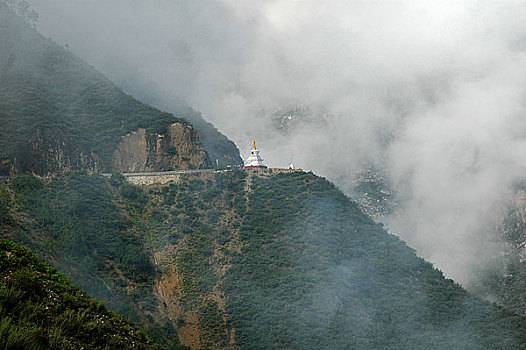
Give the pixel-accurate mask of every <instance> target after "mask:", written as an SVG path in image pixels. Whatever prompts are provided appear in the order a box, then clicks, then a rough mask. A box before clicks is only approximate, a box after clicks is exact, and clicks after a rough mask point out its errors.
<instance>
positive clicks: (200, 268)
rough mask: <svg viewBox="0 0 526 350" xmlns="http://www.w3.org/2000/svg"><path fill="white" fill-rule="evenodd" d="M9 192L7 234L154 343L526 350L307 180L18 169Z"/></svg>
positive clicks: (515, 332) (485, 310)
mask: <svg viewBox="0 0 526 350" xmlns="http://www.w3.org/2000/svg"><path fill="white" fill-rule="evenodd" d="M2 193H3V196H4V197H5V198H8V200H7V201H4V202H7V203H9V205H8V206H7V208H5V209H4V210H1V211H2V212H4V213H5V214H4V215H5V216H4V217H5V219H6V220H5V222H9V223H10V224H8V225H5V224H4V225H3V227H2V231H1V232H2V235H3V236H9V237H10V238H12V239H15V240H17V241H22V242H24V243H25V244H26V245H29V246H32V247H33V249H35V251H37V252H39V254H41V255H43V256H46V255H48V259H49V260H50V261H53V262H55V263H56V264H57V265H58V266H59V268H60V270H61V271H64V272H65V273H66V274H67V275H68V276H70V278H72V280H73V281H75V282H76V283H78V284H79V285H80V286H81V287H82V288H84V289H86V290H87V291H88V292H90V293H91V294H92V295H94V296H96V297H98V298H102V299H103V300H107V301H108V306H109V307H110V308H111V309H114V310H117V311H119V312H123V313H125V314H128V315H129V316H130V317H132V319H133V320H135V321H136V322H139V323H140V324H142V325H143V326H144V327H145V328H146V329H147V330H148V331H149V332H150V334H151V335H152V336H154V337H155V338H156V339H161V340H162V339H172V340H174V341H175V339H179V341H180V342H181V343H182V344H183V345H186V346H190V347H191V348H193V349H209V348H210V349H237V348H240V349H282V348H284V347H286V348H289V349H348V348H349V347H351V348H353V347H354V348H358V349H374V348H381V349H408V348H411V349H521V348H525V346H526V345H525V344H526V342H525V335H526V323H525V319H524V317H523V316H520V315H518V314H515V313H513V312H510V311H507V310H505V309H503V308H500V307H497V306H495V305H492V304H490V303H488V302H485V301H482V300H480V299H478V298H476V297H474V296H472V295H470V294H469V293H467V292H466V291H464V290H463V289H462V288H461V287H460V286H458V285H456V284H455V283H454V282H453V281H451V280H447V279H444V277H443V275H442V273H441V272H440V271H438V270H436V269H435V268H433V266H431V264H429V263H427V262H425V261H424V260H423V259H420V258H418V257H417V256H416V255H415V253H414V251H413V250H411V249H410V248H408V247H407V246H406V245H405V244H404V243H403V242H401V241H400V240H399V239H398V238H397V237H395V236H392V235H390V234H388V233H387V232H386V231H385V230H384V229H383V228H382V226H381V225H379V224H376V223H374V222H373V221H372V220H371V219H370V218H368V217H367V216H366V215H365V214H363V212H362V211H361V210H360V209H359V208H358V206H357V205H356V204H355V203H354V202H352V201H350V200H349V199H348V198H347V197H345V196H344V195H343V194H342V193H341V192H340V191H339V190H338V189H337V188H335V187H334V186H333V185H332V184H330V183H329V182H327V181H326V180H324V179H322V178H319V177H317V176H315V175H313V174H310V173H303V172H291V173H277V174H271V171H267V172H244V171H236V172H216V173H206V174H200V175H187V176H185V177H183V178H181V179H180V180H179V181H178V182H174V183H171V184H167V185H150V186H145V187H135V186H131V185H129V184H127V183H126V182H123V181H122V178H119V177H117V176H116V177H114V178H113V179H111V180H109V181H108V180H105V179H103V178H99V177H97V176H88V175H84V174H71V175H69V176H67V177H59V178H54V179H48V180H38V179H36V178H34V177H31V176H22V177H19V178H16V179H14V180H13V181H7V182H6V183H5V184H4V186H3V188H2ZM48 252H51V254H48ZM174 344H177V341H175V343H174Z"/></svg>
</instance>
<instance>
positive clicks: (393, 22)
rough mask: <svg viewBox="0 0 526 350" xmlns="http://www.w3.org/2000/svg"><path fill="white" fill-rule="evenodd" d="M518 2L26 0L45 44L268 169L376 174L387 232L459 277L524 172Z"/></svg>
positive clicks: (525, 27)
mask: <svg viewBox="0 0 526 350" xmlns="http://www.w3.org/2000/svg"><path fill="white" fill-rule="evenodd" d="M522 5H523V2H522V1H513V0H510V1H505V2H489V1H435V2H425V3H424V2H422V1H417V0H407V1H396V2H394V1H393V2H391V1H383V2H381V1H380V2H370V1H353V2H349V1H338V0H327V1H315V0H312V1H309V2H304V1H301V2H300V1H290V0H276V1H255V0H254V1H235V0H222V1H220V0H218V1H212V0H200V1H170V0H157V1H153V0H145V1H137V0H136V1H133V0H127V1H125V0H114V1H111V2H108V1H103V0H92V1H81V0H67V1H66V0H40V1H38V3H37V2H35V4H34V6H35V8H36V9H37V10H38V11H39V12H40V24H39V27H40V30H41V31H42V32H43V33H44V34H45V35H49V36H51V37H53V38H54V39H55V40H57V41H59V42H61V43H64V44H65V43H68V44H69V45H70V49H71V50H72V51H73V52H75V53H76V54H78V55H79V56H81V57H82V58H84V59H85V60H87V61H88V62H89V63H91V64H93V65H94V66H96V67H97V68H98V69H99V70H101V71H103V72H104V73H106V74H107V75H108V76H109V77H110V78H111V79H113V80H114V81H115V82H117V84H119V85H120V86H122V87H123V88H125V89H126V90H127V91H129V92H131V93H133V94H134V95H135V96H137V97H139V98H148V99H150V100H151V99H152V98H154V99H155V100H157V101H159V103H160V105H163V106H170V105H171V104H174V102H173V101H184V102H185V103H187V104H188V105H190V106H192V107H194V108H196V109H198V110H200V111H202V112H203V114H204V116H205V117H206V118H207V119H209V120H210V121H212V122H213V123H214V124H215V125H216V126H217V127H218V128H219V129H220V130H222V131H223V132H224V133H225V134H226V135H227V136H229V137H230V138H232V139H233V140H234V141H235V142H236V143H237V145H238V147H240V149H242V150H245V149H248V148H249V146H250V144H251V141H252V140H253V139H256V140H257V141H258V144H259V146H260V148H261V150H262V155H263V156H264V157H265V159H266V161H267V163H268V164H270V165H275V166H286V165H287V164H288V162H289V161H290V160H291V159H292V160H293V161H294V163H295V164H296V165H297V166H300V167H303V168H306V169H312V170H313V171H315V172H316V173H318V174H321V175H324V176H327V177H329V178H330V179H332V180H334V181H336V182H337V184H338V185H339V186H341V187H342V188H343V189H345V190H349V188H350V187H349V186H350V184H351V183H352V177H353V176H354V173H355V172H356V171H357V170H359V169H360V168H362V167H363V166H364V165H366V164H371V163H372V164H374V165H376V166H378V167H381V168H383V169H384V171H385V172H386V174H387V177H388V178H389V179H390V181H391V182H392V183H393V184H394V185H395V187H396V188H397V191H398V194H399V196H400V199H401V206H400V208H399V210H398V211H397V213H396V215H394V216H392V217H388V218H386V219H385V221H386V222H387V223H388V224H389V226H390V228H391V231H392V232H393V233H396V234H398V235H400V236H401V237H402V238H404V239H405V240H406V241H407V242H408V243H409V244H410V245H412V246H413V247H415V248H416V249H417V251H418V252H419V254H420V255H422V256H424V257H425V258H428V259H430V260H431V261H432V262H433V263H435V264H436V265H437V266H438V267H440V268H442V269H443V270H444V271H445V273H446V275H448V276H450V277H453V278H455V279H457V281H459V282H462V283H467V282H469V279H470V276H471V274H472V271H473V269H474V268H475V267H476V266H477V265H478V263H479V262H480V261H481V259H484V258H485V257H487V256H488V255H491V254H493V252H494V251H495V247H494V246H493V243H491V242H490V241H488V237H487V232H488V226H489V225H491V219H492V215H493V214H494V212H495V206H496V205H498V204H499V203H500V201H501V200H502V198H503V197H505V196H506V195H507V193H508V189H509V187H510V184H511V183H512V182H513V181H514V180H515V179H516V178H517V177H520V176H522V175H523V174H525V167H526V157H524V156H523V151H524V150H525V149H526V124H525V123H526V117H525V112H526V110H525V101H526V99H525V97H526V96H525V93H524V91H525V87H526V55H525V44H526V21H524V18H526V7H525V6H522ZM177 103H179V102H177ZM290 111H292V113H290ZM287 113H289V114H288V115H289V117H290V119H287ZM279 116H285V119H282V121H285V122H286V123H285V124H283V123H281V124H280V119H279V118H278V117H279ZM277 125H278V126H279V127H277ZM245 155H246V153H245ZM481 242H485V243H484V244H482V243H481Z"/></svg>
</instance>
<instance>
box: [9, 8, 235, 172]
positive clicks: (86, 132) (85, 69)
mask: <svg viewBox="0 0 526 350" xmlns="http://www.w3.org/2000/svg"><path fill="white" fill-rule="evenodd" d="M0 120H1V122H2V126H1V127H0V174H4V175H5V174H9V173H21V172H24V171H32V172H35V173H38V174H47V173H57V172H62V171H64V170H72V169H81V170H82V169H84V170H86V169H88V170H92V171H99V170H103V171H111V169H112V166H113V165H112V157H113V156H114V151H115V149H116V148H117V145H118V144H119V143H120V142H121V137H122V136H124V135H127V134H130V133H132V132H135V131H137V130H139V129H145V130H146V135H147V136H146V139H145V140H144V141H141V142H142V143H143V144H144V145H142V144H141V145H142V147H143V150H142V151H143V152H148V151H151V150H152V149H154V148H156V146H157V145H158V144H159V143H162V141H165V138H164V136H165V135H166V134H167V132H168V129H169V126H170V125H171V124H173V123H177V124H181V125H183V126H185V127H190V128H191V126H190V125H189V124H188V122H186V121H185V120H183V119H181V118H178V117H176V116H174V115H173V114H170V113H165V112H161V111H159V110H157V109H155V108H152V107H150V106H148V105H146V104H144V103H141V102H139V101H137V100H135V99H134V98H133V97H131V96H129V95H127V94H125V93H124V92H123V91H122V90H120V89H119V88H117V87H116V86H115V85H114V84H113V83H112V82H110V81H109V80H108V79H107V78H105V77H104V76H103V75H102V74H100V73H98V72H97V71H96V70H95V69H93V68H92V67H90V66H89V65H88V64H86V63H84V62H83V61H81V60H80V59H79V58H77V57H75V56H74V55H73V54H71V53H70V52H69V51H68V50H67V49H65V48H63V47H61V46H59V45H57V44H55V43H54V42H53V41H51V40H50V39H46V38H44V37H42V36H41V35H40V34H39V33H38V32H37V31H36V30H34V29H32V28H31V27H30V26H29V25H28V24H27V23H26V22H25V21H24V20H23V19H22V18H20V17H18V16H16V15H15V14H14V13H12V12H11V11H10V10H9V9H8V8H7V6H6V5H5V4H4V3H3V2H0ZM194 139H197V143H198V140H199V138H198V136H197V134H196V133H195V132H194V133H193V134H192V135H191V140H185V142H186V143H188V142H194ZM207 139H208V140H212V141H209V145H208V147H210V148H211V149H214V156H217V152H216V151H217V149H221V148H222V147H223V146H221V145H220V144H221V143H225V142H226V143H227V144H228V145H227V146H225V147H226V148H225V147H223V148H225V152H227V153H229V152H234V154H232V155H230V158H231V160H232V162H234V160H235V161H236V162H237V158H236V157H239V155H238V152H237V149H236V148H235V147H234V148H232V147H230V146H229V145H230V143H231V142H230V141H228V140H227V139H226V138H224V139H222V138H220V137H215V138H211V137H208V138H207ZM168 141H170V140H168ZM168 141H167V142H168ZM215 142H217V143H218V144H215ZM179 143H180V142H179ZM176 144H178V143H177V142H171V143H170V144H166V145H164V146H163V147H157V148H156V149H155V152H157V153H162V154H163V156H165V157H170V156H172V157H173V156H175V155H177V153H178V151H179V150H178V149H174V148H173V145H176ZM170 146H172V147H170ZM193 148H194V149H196V148H197V146H196V145H194V146H193ZM182 157H183V158H184V159H183V160H185V161H188V159H186V158H189V156H187V155H184V154H183V155H182ZM179 158H181V155H180V157H179ZM223 160H224V159H223ZM225 161H226V160H225ZM199 162H200V163H199ZM164 163H166V162H164ZM180 163H181V159H179V163H177V164H170V165H173V166H174V167H178V166H181V167H185V164H184V163H181V164H180ZM160 166H161V165H160ZM192 166H194V167H195V166H210V163H209V161H208V160H205V159H199V161H197V162H196V164H192Z"/></svg>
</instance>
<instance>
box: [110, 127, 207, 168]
mask: <svg viewBox="0 0 526 350" xmlns="http://www.w3.org/2000/svg"><path fill="white" fill-rule="evenodd" d="M112 163H113V171H118V172H123V173H126V172H144V171H163V170H174V169H203V168H209V167H211V163H210V160H209V158H208V155H207V153H206V151H205V150H204V148H203V146H202V145H201V142H200V141H199V136H198V134H197V132H196V131H195V129H194V128H193V127H192V126H191V125H188V124H183V123H173V124H170V125H169V126H168V128H167V132H166V133H164V134H157V133H150V132H148V131H147V130H145V129H142V128H141V129H138V130H136V131H134V132H132V133H130V134H127V135H125V136H123V137H122V140H121V142H120V143H119V145H118V146H117V149H116V150H115V152H113V159H112Z"/></svg>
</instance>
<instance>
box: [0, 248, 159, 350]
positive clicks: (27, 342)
mask: <svg viewBox="0 0 526 350" xmlns="http://www.w3.org/2000/svg"><path fill="white" fill-rule="evenodd" d="M0 275H1V276H2V278H1V279H0V347H1V348H2V349H72V350H73V349H82V348H87V349H147V348H156V349H160V348H161V347H160V346H157V345H153V342H152V341H151V340H149V339H148V337H147V336H146V334H145V333H144V332H143V331H141V330H139V329H138V328H137V327H136V326H134V325H133V324H131V323H130V322H129V321H126V320H124V319H123V318H122V317H118V316H116V315H115V314H113V313H111V312H108V311H107V310H106V307H105V306H104V304H103V303H101V302H99V301H96V300H94V299H92V298H90V297H89V296H88V295H86V293H84V292H82V291H80V290H79V289H78V288H76V287H74V286H72V285H71V284H70V283H69V282H68V281H67V280H66V278H65V277H64V276H63V275H62V274H60V273H59V272H58V271H57V270H56V269H55V268H53V267H50V266H49V265H47V264H45V263H43V262H42V261H40V260H38V259H37V258H35V256H34V255H32V254H31V252H29V251H28V250H27V249H26V248H24V247H22V246H21V245H19V244H16V243H13V242H11V241H8V240H4V239H0Z"/></svg>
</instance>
